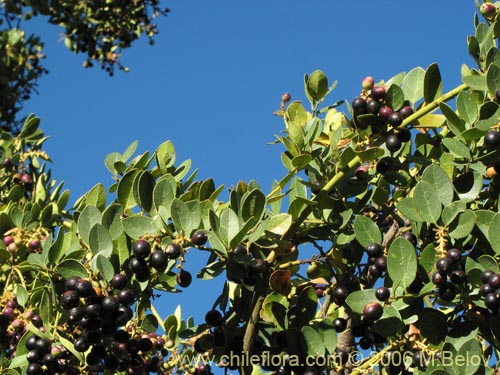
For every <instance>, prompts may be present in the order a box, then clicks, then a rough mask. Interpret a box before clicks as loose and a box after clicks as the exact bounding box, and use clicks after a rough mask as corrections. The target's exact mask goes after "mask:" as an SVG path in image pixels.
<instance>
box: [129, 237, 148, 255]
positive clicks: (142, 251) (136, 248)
mask: <svg viewBox="0 0 500 375" xmlns="http://www.w3.org/2000/svg"><path fill="white" fill-rule="evenodd" d="M132 252H133V253H134V255H135V256H136V257H141V258H147V257H148V256H149V254H151V245H150V244H149V242H148V241H146V240H138V241H137V242H136V243H134V245H133V246H132Z"/></svg>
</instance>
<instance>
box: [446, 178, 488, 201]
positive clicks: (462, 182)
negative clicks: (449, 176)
mask: <svg viewBox="0 0 500 375" xmlns="http://www.w3.org/2000/svg"><path fill="white" fill-rule="evenodd" d="M453 186H454V187H455V191H456V192H457V193H458V197H459V198H460V199H461V200H463V201H464V202H466V203H468V202H472V201H473V200H475V199H476V198H477V196H478V195H479V193H480V192H481V189H482V188H483V176H482V175H481V174H480V173H478V172H475V171H469V172H465V173H464V174H462V175H460V176H458V177H457V178H455V180H454V181H453Z"/></svg>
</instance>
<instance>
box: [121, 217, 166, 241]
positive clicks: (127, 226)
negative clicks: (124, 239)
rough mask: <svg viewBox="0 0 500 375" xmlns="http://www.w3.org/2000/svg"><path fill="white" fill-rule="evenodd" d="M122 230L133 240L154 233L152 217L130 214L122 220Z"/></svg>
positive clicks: (155, 231) (155, 232)
mask: <svg viewBox="0 0 500 375" xmlns="http://www.w3.org/2000/svg"><path fill="white" fill-rule="evenodd" d="M122 226H123V230H124V231H125V233H127V235H129V236H130V237H131V238H133V239H134V240H138V239H139V238H141V237H142V236H146V235H156V234H157V230H156V228H155V226H154V223H153V219H152V218H150V217H147V216H130V217H127V218H125V219H123V220H122Z"/></svg>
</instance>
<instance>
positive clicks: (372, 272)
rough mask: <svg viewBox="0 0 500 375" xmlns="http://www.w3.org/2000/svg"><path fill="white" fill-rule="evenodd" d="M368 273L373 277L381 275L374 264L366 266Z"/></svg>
mask: <svg viewBox="0 0 500 375" xmlns="http://www.w3.org/2000/svg"><path fill="white" fill-rule="evenodd" d="M368 274H369V275H370V276H371V277H373V278H377V277H380V276H381V275H382V273H381V272H380V270H379V269H378V268H377V266H376V265H375V264H372V265H370V266H369V267H368Z"/></svg>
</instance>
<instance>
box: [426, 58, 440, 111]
mask: <svg viewBox="0 0 500 375" xmlns="http://www.w3.org/2000/svg"><path fill="white" fill-rule="evenodd" d="M442 93H443V82H442V81H441V72H440V71H439V67H438V65H437V64H436V63H432V64H431V65H429V66H428V67H427V70H426V71H425V75H424V100H425V102H426V103H431V102H433V101H434V100H436V99H437V98H439V97H440V96H441V94H442Z"/></svg>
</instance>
